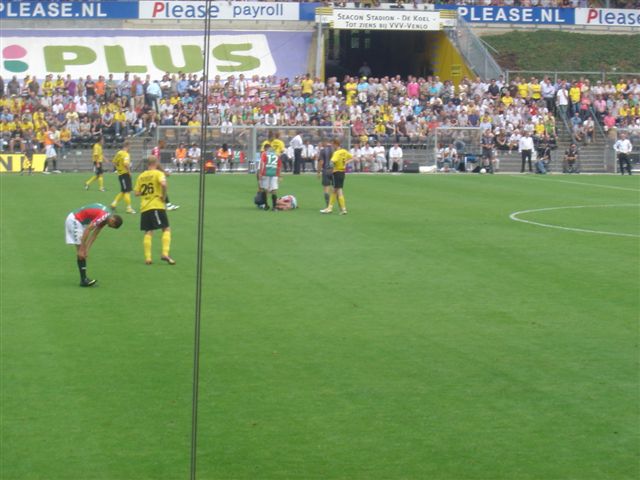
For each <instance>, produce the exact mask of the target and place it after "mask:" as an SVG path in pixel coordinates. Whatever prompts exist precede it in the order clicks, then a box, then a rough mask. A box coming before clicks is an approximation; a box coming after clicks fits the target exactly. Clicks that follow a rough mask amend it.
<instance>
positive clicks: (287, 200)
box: [253, 190, 298, 210]
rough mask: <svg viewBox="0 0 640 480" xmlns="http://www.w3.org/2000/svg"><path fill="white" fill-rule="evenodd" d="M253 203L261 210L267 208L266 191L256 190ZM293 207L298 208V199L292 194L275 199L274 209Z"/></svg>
mask: <svg viewBox="0 0 640 480" xmlns="http://www.w3.org/2000/svg"><path fill="white" fill-rule="evenodd" d="M253 203H255V204H256V206H257V207H258V208H261V209H262V210H269V205H268V204H267V192H265V191H264V190H258V193H256V196H255V198H254V199H253ZM294 208H298V200H297V199H296V197H294V196H293V195H285V196H284V197H280V198H278V199H276V208H275V209H276V210H293V209H294Z"/></svg>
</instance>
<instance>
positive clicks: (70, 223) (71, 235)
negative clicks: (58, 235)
mask: <svg viewBox="0 0 640 480" xmlns="http://www.w3.org/2000/svg"><path fill="white" fill-rule="evenodd" d="M64 233H65V239H66V242H67V245H80V243H82V234H83V233H84V225H82V224H81V223H80V222H79V221H78V220H77V219H76V216H75V215H74V214H73V213H70V214H69V215H67V219H66V220H65V222H64Z"/></svg>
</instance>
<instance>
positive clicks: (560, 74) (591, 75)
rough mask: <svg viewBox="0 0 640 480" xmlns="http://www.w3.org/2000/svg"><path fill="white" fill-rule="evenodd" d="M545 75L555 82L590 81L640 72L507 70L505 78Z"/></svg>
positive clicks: (633, 74)
mask: <svg viewBox="0 0 640 480" xmlns="http://www.w3.org/2000/svg"><path fill="white" fill-rule="evenodd" d="M531 76H534V77H540V78H541V77H544V76H548V77H549V78H551V79H553V83H554V84H555V83H558V80H563V79H565V80H566V79H573V78H585V79H588V80H590V81H592V80H593V81H597V80H600V81H602V82H606V81H607V80H618V79H619V78H628V77H637V78H640V72H619V71H617V70H609V71H606V70H602V71H598V72H595V71H594V72H577V71H552V70H505V71H504V78H505V80H506V82H507V83H509V81H510V80H511V79H512V78H514V77H527V78H528V77H531Z"/></svg>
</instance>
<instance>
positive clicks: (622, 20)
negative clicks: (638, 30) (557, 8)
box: [576, 8, 640, 27]
mask: <svg viewBox="0 0 640 480" xmlns="http://www.w3.org/2000/svg"><path fill="white" fill-rule="evenodd" d="M576 25H589V26H593V25H597V26H606V27H638V26H640V10H635V9H625V10H623V9H620V8H576Z"/></svg>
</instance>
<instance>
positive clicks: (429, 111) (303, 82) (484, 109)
mask: <svg viewBox="0 0 640 480" xmlns="http://www.w3.org/2000/svg"><path fill="white" fill-rule="evenodd" d="M202 92H203V78H202V77H201V76H199V75H197V74H184V73H179V74H168V73H167V74H165V75H164V76H162V77H161V78H158V79H152V78H150V76H149V75H147V76H146V77H140V76H138V75H130V74H124V76H122V78H120V79H115V78H114V75H113V74H109V75H107V76H105V75H97V76H95V77H94V76H92V75H87V76H86V77H84V78H77V79H76V78H72V77H71V76H70V75H67V76H66V77H63V76H61V75H57V76H55V77H54V76H53V75H47V76H46V78H45V79H43V80H38V79H36V78H34V77H33V76H26V77H24V78H23V79H21V80H20V79H18V78H17V77H16V76H14V77H13V78H11V79H10V80H8V81H5V80H3V79H2V78H0V139H1V140H0V142H1V144H2V149H3V150H4V151H7V150H8V151H13V152H18V151H21V149H22V148H23V144H24V142H25V141H27V140H30V141H32V142H35V143H36V144H37V145H40V147H41V148H42V147H43V146H44V144H45V139H46V137H47V136H50V135H51V134H52V132H53V135H54V136H55V137H56V138H55V140H56V144H58V145H59V147H60V148H61V149H62V151H63V153H62V154H64V151H65V149H68V148H72V147H83V146H90V145H92V144H93V143H94V142H95V141H96V139H98V138H100V137H101V136H102V137H105V139H107V142H109V141H111V142H113V143H114V144H118V143H119V142H121V141H122V140H124V138H126V137H128V136H130V135H135V134H140V133H142V132H152V131H153V130H154V129H155V128H156V127H157V126H159V125H165V126H174V125H180V126H186V127H190V129H193V131H194V132H197V131H199V129H200V127H201V123H202V121H203V115H202V113H203V112H202V109H203V105H204V104H205V102H203V97H202V95H203V93H202ZM206 105H207V110H208V121H209V124H210V125H212V126H216V127H220V128H221V129H224V130H225V131H227V132H231V131H232V130H233V129H234V128H236V127H241V126H253V125H265V126H281V127H296V126H324V127H332V128H334V129H343V128H344V127H348V128H350V129H351V133H352V136H353V137H355V140H356V141H357V142H360V143H361V144H370V145H371V146H372V147H373V146H375V144H376V142H378V141H379V142H381V143H384V144H393V143H399V144H406V143H412V144H424V143H425V142H426V141H427V139H428V137H429V136H430V135H433V134H434V130H435V128H436V127H445V128H446V127H478V128H480V129H481V131H482V132H483V135H486V136H488V137H490V138H491V142H493V144H494V145H495V147H496V148H497V149H502V150H505V151H514V150H515V149H517V145H518V141H519V138H520V136H522V135H523V134H524V133H525V132H526V133H528V134H530V135H531V136H533V137H534V140H535V141H536V142H544V143H550V144H553V143H554V142H555V139H556V136H557V131H556V119H557V118H560V116H562V115H565V116H566V118H567V119H568V123H569V125H570V127H571V129H572V130H573V134H574V137H575V139H576V141H578V142H588V141H589V140H590V139H592V137H593V135H594V131H595V129H596V128H599V127H598V125H597V124H600V126H601V128H602V129H603V130H605V131H613V130H615V129H616V128H625V129H629V131H630V132H631V135H632V136H637V135H639V134H640V81H639V79H638V78H633V79H626V78H619V79H617V80H615V81H610V80H609V81H604V82H603V81H601V80H598V81H590V80H589V79H587V78H572V79H559V80H558V81H557V82H555V83H554V82H552V81H551V79H550V78H549V77H544V78H536V77H530V78H520V77H517V78H513V79H511V80H510V81H509V82H506V81H505V80H504V79H503V78H497V79H491V80H490V81H487V82H485V81H483V80H482V79H480V78H476V79H468V78H463V79H462V80H461V82H460V83H459V84H458V85H454V84H453V83H452V82H451V81H449V80H445V81H442V80H441V79H440V78H438V77H437V76H428V77H416V76H412V75H410V76H408V77H407V78H402V77H401V76H399V75H396V76H384V77H370V76H366V75H358V76H345V77H344V78H342V79H340V80H339V79H337V78H336V77H332V78H329V79H327V80H326V81H323V80H321V79H320V78H312V77H311V76H310V75H308V74H307V75H299V76H296V77H294V78H291V79H290V78H277V77H258V76H252V77H245V76H244V75H242V74H240V75H238V76H237V77H236V76H230V77H228V78H225V79H223V78H221V77H220V76H215V77H214V78H213V79H211V80H210V82H209V85H208V98H207V101H206ZM487 141H488V140H487Z"/></svg>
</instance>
